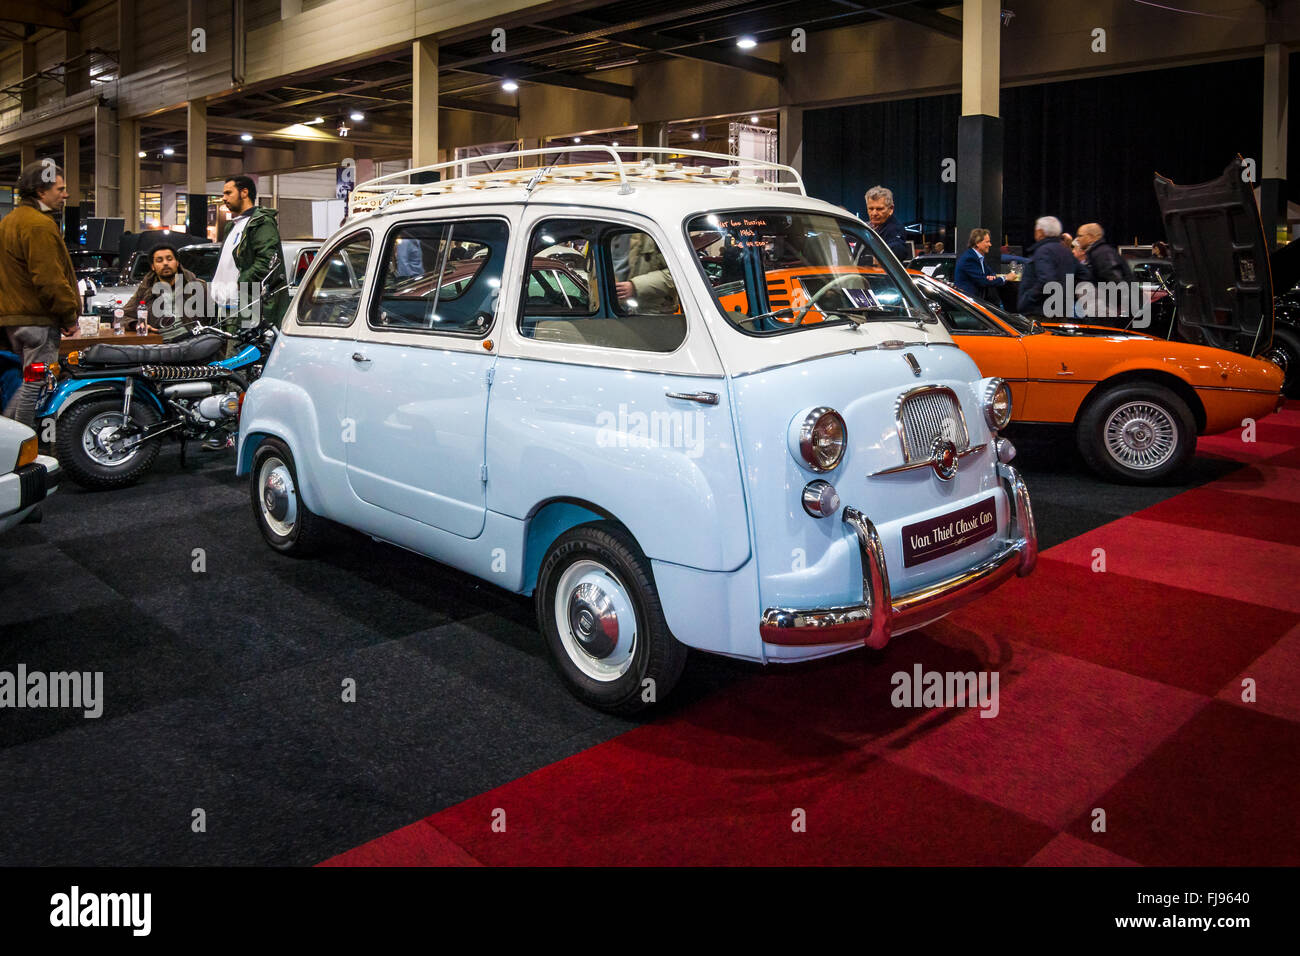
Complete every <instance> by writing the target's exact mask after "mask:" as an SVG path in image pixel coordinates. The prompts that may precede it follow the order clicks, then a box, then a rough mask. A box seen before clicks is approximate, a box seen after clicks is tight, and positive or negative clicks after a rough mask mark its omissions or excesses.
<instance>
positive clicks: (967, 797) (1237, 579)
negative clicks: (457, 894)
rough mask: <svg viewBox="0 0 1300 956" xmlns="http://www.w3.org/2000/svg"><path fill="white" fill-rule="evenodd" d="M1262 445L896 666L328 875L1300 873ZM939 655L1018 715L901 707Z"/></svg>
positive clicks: (1293, 628) (406, 832) (1276, 548)
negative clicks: (1140, 867) (1218, 868)
mask: <svg viewBox="0 0 1300 956" xmlns="http://www.w3.org/2000/svg"><path fill="white" fill-rule="evenodd" d="M1256 437H1257V439H1258V440H1257V441H1256V442H1255V443H1253V444H1247V443H1244V442H1242V441H1241V440H1240V436H1239V435H1236V434H1229V435H1227V436H1219V437H1218V438H1215V439H1206V440H1204V442H1203V443H1202V445H1201V449H1200V452H1201V453H1202V454H1212V455H1219V456H1223V457H1229V458H1232V459H1234V460H1237V461H1242V462H1247V463H1249V464H1248V465H1247V466H1246V467H1244V468H1242V469H1240V470H1238V471H1236V472H1234V473H1232V474H1230V475H1228V476H1227V477H1225V478H1223V479H1221V480H1219V481H1215V482H1213V483H1211V484H1210V485H1208V486H1206V487H1204V488H1199V489H1195V490H1192V491H1189V492H1186V493H1184V494H1182V495H1178V496H1177V497H1175V498H1173V499H1170V500H1168V501H1165V502H1162V503H1160V504H1158V505H1155V506H1153V507H1151V508H1148V509H1146V510H1145V511H1142V512H1139V513H1137V514H1135V515H1132V516H1130V517H1127V518H1122V519H1120V520H1118V521H1115V522H1112V523H1110V524H1108V525H1104V526H1103V527H1101V528H1097V529H1096V530H1095V531H1093V532H1090V533H1088V534H1086V535H1083V536H1081V537H1079V538H1075V539H1073V540H1071V541H1068V542H1065V543H1064V544H1062V545H1060V546H1058V547H1056V548H1053V549H1051V550H1050V551H1048V552H1046V553H1044V555H1043V557H1042V561H1041V562H1040V565H1039V570H1038V571H1037V572H1036V573H1035V574H1034V576H1033V577H1031V578H1029V579H1027V580H1023V581H1022V580H1017V581H1013V582H1012V583H1010V584H1008V585H1006V586H1005V587H1003V588H1002V589H1001V590H1000V591H998V592H996V593H995V594H994V595H992V596H990V597H989V598H986V599H985V600H984V601H982V602H979V603H977V604H975V605H972V606H969V607H967V608H964V609H962V610H961V611H960V612H958V613H957V614H955V615H953V616H952V617H950V618H948V619H946V620H945V621H942V622H940V623H938V624H936V625H933V626H931V627H929V628H927V629H926V630H925V631H923V632H916V633H913V634H909V635H906V636H904V637H903V638H901V639H899V640H897V641H895V642H894V643H892V644H891V645H890V646H889V647H888V648H886V650H885V651H884V652H883V653H880V654H874V653H870V654H869V653H858V654H851V655H847V656H843V657H840V658H836V659H833V660H831V661H827V662H823V663H820V664H815V665H809V666H804V667H797V668H793V669H780V668H774V669H771V670H769V671H768V672H766V673H763V674H761V675H757V676H754V677H751V678H748V679H745V680H743V681H740V682H739V683H737V684H735V685H733V686H731V687H729V688H727V689H725V690H723V691H720V692H718V693H715V694H714V695H712V696H711V697H709V698H707V699H705V700H703V701H702V702H700V703H698V704H696V705H694V706H692V707H689V708H687V709H686V710H685V711H684V712H682V713H679V714H676V715H674V716H672V717H668V718H664V719H661V720H660V721H657V722H655V723H652V724H647V725H645V726H642V727H638V728H637V729H635V730H632V731H630V732H628V733H626V734H623V735H622V736H620V737H617V738H615V739H613V740H611V741H608V742H606V743H603V744H600V745H598V746H596V747H593V748H591V749H589V750H586V751H584V752H582V753H579V754H576V755H575V756H573V757H571V758H569V759H567V760H563V761H561V762H559V763H556V764H552V765H550V766H547V767H544V768H542V769H540V770H538V771H536V772H535V773H531V774H529V775H527V776H525V777H522V778H520V779H518V780H514V781H512V782H510V783H509V784H506V785H505V786H503V787H499V788H497V789H496V790H492V791H489V792H487V793H484V794H480V795H479V796H477V797H474V798H472V799H470V800H467V801H465V802H464V803H461V804H458V805H457V806H454V807H450V808H449V809H447V810H444V811H442V812H440V813H436V814H434V815H433V816H430V817H428V818H426V819H424V820H422V821H419V822H417V823H414V824H412V825H410V826H408V827H404V828H403V829H401V830H398V831H396V832H394V833H391V834H388V835H386V836H382V837H379V838H378V839H376V840H373V841H371V842H369V843H366V844H364V845H363V846H360V847H357V848H356V849H354V850H350V851H348V852H346V853H343V854H340V855H339V856H337V857H334V858H333V859H331V860H327V861H326V862H325V863H324V864H323V865H327V866H353V865H466V864H470V865H472V864H475V863H482V864H488V865H569V864H573V865H605V864H631V865H637V864H642V865H675V864H704V865H709V864H713V865H727V864H733V865H743V864H794V865H798V864H831V865H842V864H848V865H882V864H883V865H926V864H938V865H949V864H951V865H969V864H982V865H1008V864H1010V865H1016V864H1028V865H1035V866H1062V865H1082V866H1113V865H1131V864H1134V863H1137V864H1146V865H1162V866H1165V865H1206V864H1230V865H1235V864H1243V865H1244V864H1263V865H1289V866H1295V865H1297V864H1300V830H1297V828H1296V827H1295V825H1294V816H1295V807H1296V806H1300V773H1297V772H1296V767H1297V766H1300V591H1297V589H1296V587H1295V583H1296V581H1297V580H1300V533H1297V532H1296V530H1295V529H1296V527H1297V519H1300V413H1297V412H1293V411H1286V412H1283V413H1282V414H1281V415H1278V416H1276V417H1274V418H1270V419H1269V420H1268V422H1267V423H1264V424H1261V425H1260V426H1259V430H1258V432H1257V436H1256ZM1098 549H1101V552H1104V558H1105V568H1104V570H1102V569H1101V568H1100V566H1099V565H1098V564H1097V561H1098V558H1099V556H1101V552H1099V551H1098ZM917 664H919V665H920V666H921V667H922V669H923V670H925V671H992V672H996V673H997V674H998V676H999V695H998V707H999V712H998V714H997V716H996V717H993V718H992V719H986V718H983V717H981V716H980V714H979V711H978V710H976V709H964V708H949V709H936V710H925V709H911V708H895V707H894V706H892V704H891V701H890V696H891V692H892V690H893V685H892V683H891V676H892V675H893V674H894V673H895V672H898V671H905V672H908V673H911V672H912V670H913V667H914V666H915V665H917ZM1247 678H1249V679H1250V680H1251V681H1253V686H1254V688H1255V693H1256V695H1257V699H1256V700H1255V701H1254V702H1246V701H1243V700H1242V686H1243V680H1245V679H1247ZM1098 810H1102V811H1104V813H1105V830H1104V832H1096V831H1095V830H1094V820H1095V819H1096V818H1097V817H1096V811H1098Z"/></svg>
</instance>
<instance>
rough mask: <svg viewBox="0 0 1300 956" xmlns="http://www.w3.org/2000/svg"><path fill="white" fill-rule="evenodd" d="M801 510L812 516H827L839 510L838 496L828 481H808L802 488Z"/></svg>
mask: <svg viewBox="0 0 1300 956" xmlns="http://www.w3.org/2000/svg"><path fill="white" fill-rule="evenodd" d="M803 510H804V511H806V512H808V513H809V514H810V515H812V516H813V517H814V518H829V517H830V516H831V515H833V514H835V512H837V511H839V510H840V496H839V493H838V492H837V491H836V490H835V486H834V485H832V484H831V483H830V482H829V481H822V480H821V479H820V478H819V479H818V480H817V481H810V482H808V484H806V485H804V489H803Z"/></svg>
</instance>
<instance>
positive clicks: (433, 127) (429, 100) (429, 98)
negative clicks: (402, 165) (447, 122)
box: [411, 37, 438, 166]
mask: <svg viewBox="0 0 1300 956" xmlns="http://www.w3.org/2000/svg"><path fill="white" fill-rule="evenodd" d="M411 58H412V61H413V62H412V75H411V156H412V160H411V165H412V166H430V165H432V164H434V163H436V162H437V161H438V42H437V41H436V40H435V39H434V38H433V37H422V38H421V39H419V40H416V41H415V42H414V43H413V44H412V45H411Z"/></svg>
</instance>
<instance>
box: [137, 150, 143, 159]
mask: <svg viewBox="0 0 1300 956" xmlns="http://www.w3.org/2000/svg"><path fill="white" fill-rule="evenodd" d="M136 155H137V156H139V157H140V158H141V159H144V150H143V149H142V150H140V152H138V153H136Z"/></svg>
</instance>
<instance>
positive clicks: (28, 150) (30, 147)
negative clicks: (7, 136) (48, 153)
mask: <svg viewBox="0 0 1300 956" xmlns="http://www.w3.org/2000/svg"><path fill="white" fill-rule="evenodd" d="M34 162H36V144H35V143H20V144H19V145H18V164H19V166H27V165H30V164H31V163H34Z"/></svg>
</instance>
